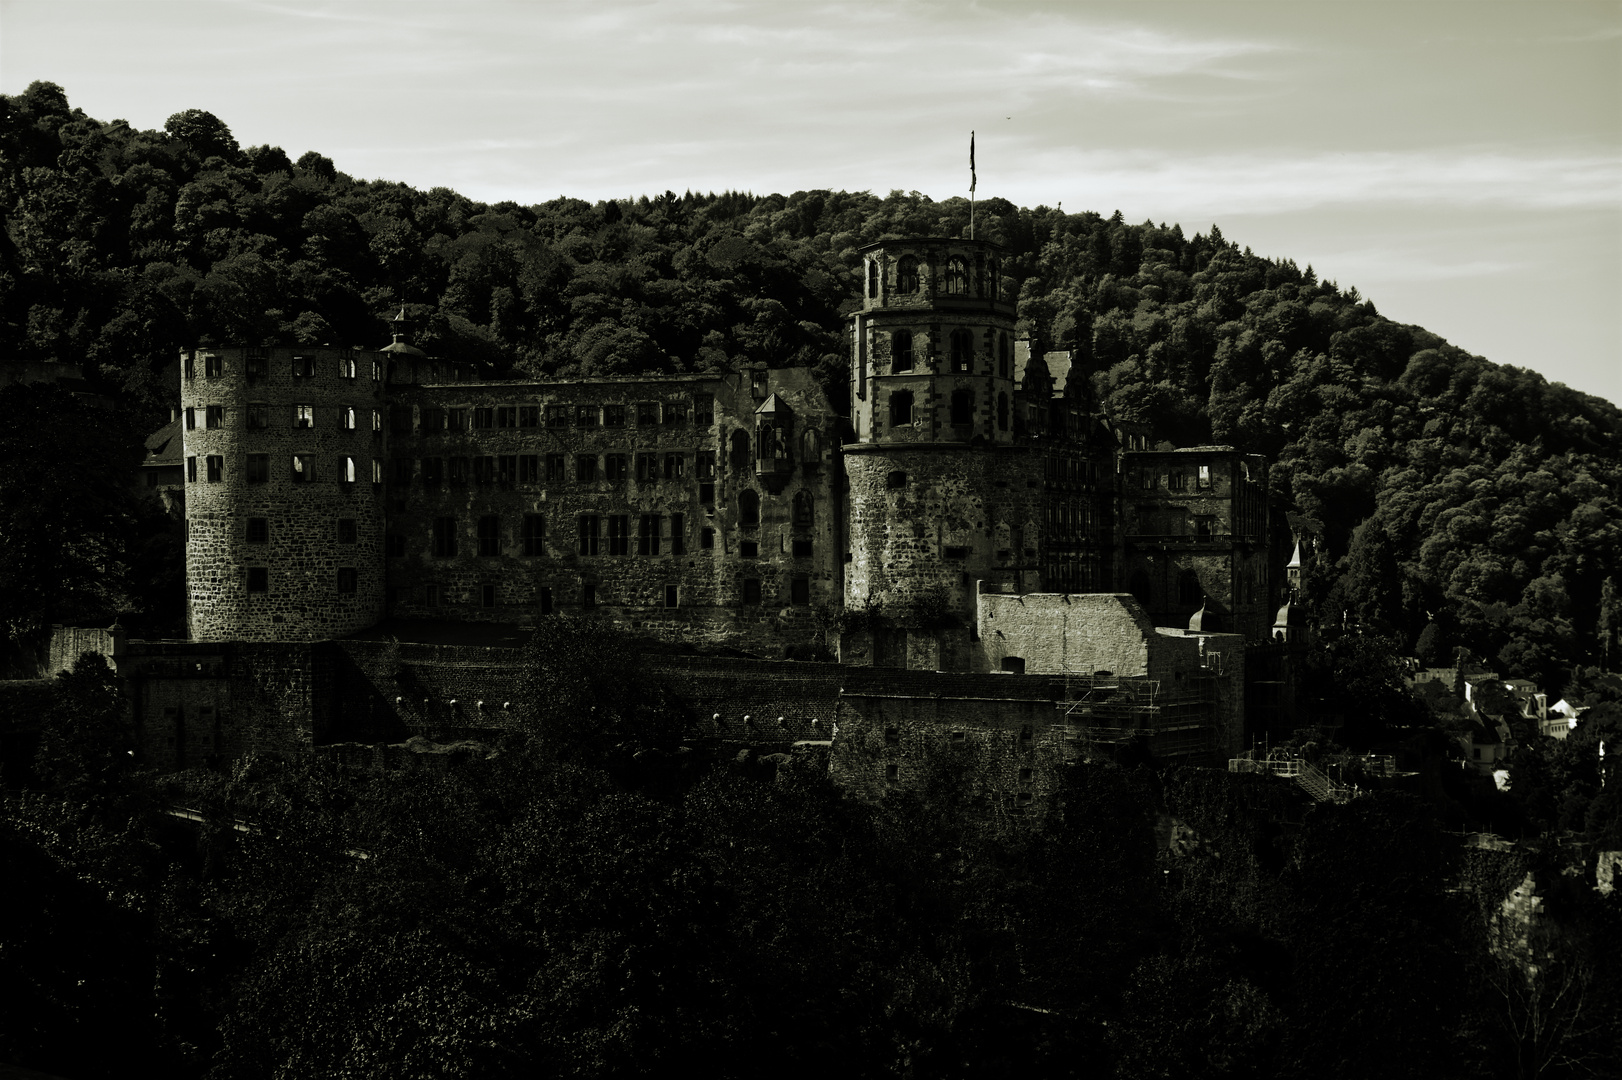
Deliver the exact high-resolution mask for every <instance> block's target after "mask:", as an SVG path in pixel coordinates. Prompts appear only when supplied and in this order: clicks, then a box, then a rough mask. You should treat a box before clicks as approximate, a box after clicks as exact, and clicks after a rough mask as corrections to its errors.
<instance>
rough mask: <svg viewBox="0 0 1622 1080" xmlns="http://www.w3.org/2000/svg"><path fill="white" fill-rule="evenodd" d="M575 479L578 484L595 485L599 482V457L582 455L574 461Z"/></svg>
mask: <svg viewBox="0 0 1622 1080" xmlns="http://www.w3.org/2000/svg"><path fill="white" fill-rule="evenodd" d="M574 478H575V481H576V482H577V483H581V484H595V483H596V482H597V455H596V454H581V455H580V456H579V457H577V458H575V459H574Z"/></svg>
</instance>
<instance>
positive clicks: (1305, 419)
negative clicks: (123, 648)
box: [0, 83, 1622, 691]
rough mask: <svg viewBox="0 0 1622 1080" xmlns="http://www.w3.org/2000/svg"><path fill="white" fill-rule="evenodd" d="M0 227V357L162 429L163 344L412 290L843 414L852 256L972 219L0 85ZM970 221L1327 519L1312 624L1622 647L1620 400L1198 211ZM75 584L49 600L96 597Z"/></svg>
mask: <svg viewBox="0 0 1622 1080" xmlns="http://www.w3.org/2000/svg"><path fill="white" fill-rule="evenodd" d="M0 213H3V214H4V215H5V229H4V231H3V237H4V238H3V240H0V349H3V350H4V351H5V352H6V354H7V355H8V356H9V357H13V358H16V359H31V360H43V361H50V360H56V361H68V362H74V363H80V364H84V365H86V366H87V368H88V370H89V372H90V373H91V375H92V377H93V378H94V380H95V381H96V383H97V384H98V385H99V386H101V387H102V388H104V389H106V390H107V391H109V392H111V393H113V394H114V395H115V396H116V397H117V399H118V401H119V403H120V408H121V409H122V410H123V411H125V412H126V413H128V414H130V415H131V416H132V417H133V419H134V420H135V422H136V425H137V426H138V427H139V426H141V425H145V426H146V427H147V428H148V429H150V428H151V427H155V426H156V425H157V424H158V423H159V422H161V420H162V419H165V418H166V414H165V409H166V407H167V405H168V403H169V402H170V401H171V400H172V398H173V384H174V379H175V375H174V368H173V366H172V365H173V358H174V355H175V351H176V349H177V348H179V347H180V346H182V345H185V344H189V343H195V342H197V341H199V340H203V339H208V338H213V339H217V340H221V341H227V340H229V341H247V340H266V341H268V340H283V341H293V342H304V343H319V342H333V343H341V344H352V343H366V342H380V341H383V340H385V330H386V327H385V325H384V322H383V321H382V320H383V319H384V318H386V317H387V316H388V315H389V314H391V313H392V312H393V311H395V310H397V308H398V307H399V305H401V304H402V303H403V304H404V305H405V306H406V307H407V309H408V310H409V311H410V313H411V314H412V315H413V317H414V318H416V319H418V320H419V322H420V323H421V325H422V327H423V331H422V337H423V343H424V344H425V345H426V346H427V347H428V348H429V349H430V350H432V351H435V352H438V353H439V354H441V355H448V356H456V357H461V358H472V359H479V360H483V361H487V362H489V363H491V364H494V365H498V366H504V367H511V368H516V369H518V370H521V371H524V372H529V373H533V374H538V375H541V374H558V375H566V374H575V375H581V374H630V373H637V372H655V371H690V370H713V369H716V368H719V367H722V366H724V365H728V364H735V363H738V362H741V361H763V362H766V363H768V364H772V365H787V364H807V365H811V366H813V367H814V368H816V369H817V371H818V372H819V374H820V376H821V377H822V379H823V380H824V382H825V384H826V385H827V386H828V388H829V391H830V393H831V394H832V395H833V397H834V399H835V400H836V401H841V400H842V399H843V395H844V393H845V390H844V379H843V374H842V373H843V369H844V365H845V359H844V351H845V350H844V348H843V337H842V330H841V326H840V319H839V316H840V314H841V311H842V310H847V309H848V308H849V306H851V305H852V304H853V303H854V298H855V297H856V295H857V286H858V280H859V279H858V276H857V272H858V269H859V265H860V256H859V254H858V249H859V248H860V247H861V245H863V244H865V243H868V242H871V241H874V240H878V239H881V238H886V237H895V236H907V235H937V236H942V235H944V236H955V235H960V234H962V233H963V232H964V230H965V228H966V226H967V216H968V205H967V203H966V201H964V200H961V199H953V200H948V201H946V202H941V203H935V202H932V201H931V200H930V199H928V198H926V197H924V196H922V195H919V194H918V193H916V192H914V193H911V194H905V193H902V192H899V191H897V192H892V193H890V194H889V195H888V196H886V197H880V196H876V195H873V194H871V193H867V192H855V193H852V192H835V191H802V192H796V193H794V194H793V195H790V196H787V197H785V196H782V195H767V196H756V195H749V194H743V193H739V192H726V193H724V194H720V195H715V194H708V195H702V194H693V193H687V194H685V195H680V196H678V195H676V194H675V193H673V192H666V193H665V194H663V195H660V196H658V197H656V198H651V199H650V198H647V197H643V198H641V199H637V200H634V201H632V200H625V201H618V202H603V203H598V204H596V205H592V204H589V203H586V202H582V201H580V200H578V199H567V198H564V199H556V200H553V201H551V202H548V203H544V204H541V205H538V206H520V205H518V204H516V203H512V202H502V203H497V204H495V205H485V204H482V203H476V202H473V201H471V200H469V199H466V198H463V197H462V196H460V195H458V194H456V193H455V192H454V191H450V190H448V189H445V188H435V189H433V190H431V191H427V192H422V191H416V190H414V189H412V188H410V187H407V186H406V185H403V184H399V183H393V182H389V181H385V180H373V181H363V180H357V179H354V178H352V177H350V176H347V175H345V174H344V173H342V172H340V171H338V169H337V168H336V166H335V164H334V163H333V162H332V161H331V160H329V159H327V158H325V157H322V156H321V155H320V154H318V153H315V152H311V153H307V154H304V155H303V156H302V157H300V158H299V159H298V160H297V161H296V162H295V161H291V160H289V159H288V156H287V155H286V154H285V153H284V152H283V151H282V150H280V149H279V148H277V147H272V146H257V147H250V148H248V149H242V148H241V147H239V146H238V144H237V142H236V140H235V138H234V137H233V136H232V134H231V132H230V129H229V128H228V127H227V125H226V124H224V123H223V122H222V121H220V120H219V119H218V118H216V117H214V116H212V115H211V114H209V113H207V112H203V111H201V110H197V109H192V110H187V111H185V112H181V113H177V114H176V115H175V116H173V117H171V118H170V119H169V121H168V123H167V124H166V125H165V129H164V130H163V131H140V130H136V129H134V128H132V127H131V126H130V125H128V124H127V123H125V122H123V121H113V122H110V123H106V122H101V121H97V120H94V119H92V118H90V117H87V116H85V115H84V113H83V112H82V111H80V110H76V109H73V108H71V107H70V106H69V104H68V101H67V97H66V95H65V94H64V92H63V91H62V89H61V88H60V87H58V86H55V85H54V84H50V83H35V84H33V85H32V86H30V87H29V88H28V89H27V90H26V91H25V92H24V93H22V94H20V95H16V96H14V97H6V98H0ZM977 220H978V230H979V235H981V236H984V237H988V238H991V239H994V240H997V241H999V242H1001V243H1002V244H1004V245H1006V246H1007V247H1008V248H1009V250H1010V252H1011V253H1012V255H1013V258H1011V259H1010V260H1008V262H1007V263H1005V266H1006V267H1007V270H1008V273H1009V275H1010V277H1011V285H1012V287H1014V288H1016V289H1017V290H1018V296H1019V306H1020V317H1021V320H1022V323H1023V325H1024V327H1025V328H1026V329H1027V330H1028V331H1029V332H1030V333H1031V335H1032V337H1033V344H1034V347H1035V348H1036V349H1037V350H1042V349H1045V348H1048V347H1067V348H1072V349H1074V350H1075V352H1076V354H1077V356H1078V359H1079V361H1080V363H1081V365H1082V368H1083V370H1085V371H1088V372H1090V373H1092V376H1093V382H1094V385H1095V387H1096V390H1097V392H1098V394H1099V395H1100V398H1101V400H1102V401H1103V403H1104V405H1105V406H1106V407H1107V408H1109V409H1110V410H1111V411H1112V412H1113V413H1115V414H1116V415H1118V416H1121V417H1125V418H1132V419H1141V420H1147V421H1149V422H1151V423H1152V424H1153V425H1154V427H1155V430H1156V431H1157V433H1158V434H1159V436H1161V437H1164V438H1166V439H1176V440H1177V441H1178V442H1179V444H1183V445H1187V444H1191V443H1197V442H1204V441H1217V442H1223V443H1230V444H1233V445H1235V446H1239V447H1241V448H1243V449H1246V450H1254V451H1259V452H1262V453H1265V454H1267V455H1269V456H1270V457H1271V458H1273V459H1274V460H1275V461H1276V462H1277V466H1276V468H1275V469H1274V472H1273V482H1274V485H1275V487H1276V488H1277V490H1278V492H1279V493H1280V495H1281V496H1282V497H1283V498H1284V499H1286V500H1293V502H1294V503H1295V504H1296V506H1297V507H1298V508H1299V509H1300V510H1301V511H1304V512H1305V513H1306V514H1307V515H1309V516H1310V517H1312V518H1315V519H1316V520H1318V521H1319V522H1321V523H1322V525H1323V528H1324V533H1325V540H1326V544H1327V547H1326V551H1325V556H1326V558H1325V561H1324V562H1323V563H1322V564H1321V565H1320V567H1319V569H1318V571H1317V573H1316V575H1315V580H1314V581H1313V587H1314V600H1315V602H1316V604H1317V606H1318V608H1319V612H1318V614H1319V617H1320V621H1321V622H1322V623H1323V624H1325V625H1330V624H1339V623H1342V622H1345V621H1348V620H1356V621H1359V622H1361V623H1363V624H1365V625H1374V626H1378V627H1381V628H1382V629H1383V630H1384V631H1385V632H1388V633H1391V634H1394V635H1396V637H1397V638H1398V639H1399V641H1400V642H1401V644H1402V647H1403V648H1404V649H1411V648H1413V647H1414V645H1415V644H1416V642H1418V640H1419V639H1420V638H1421V635H1422V634H1423V633H1425V632H1426V629H1427V627H1430V628H1431V629H1430V631H1429V633H1430V642H1429V644H1430V646H1431V647H1433V648H1437V649H1442V650H1445V649H1447V648H1451V647H1453V646H1456V645H1464V646H1468V647H1469V648H1471V649H1472V650H1473V651H1475V652H1476V653H1478V654H1480V655H1485V656H1488V657H1489V658H1494V659H1496V660H1497V662H1498V663H1499V664H1500V666H1501V667H1502V668H1504V669H1505V670H1504V671H1503V673H1504V674H1506V675H1508V674H1518V675H1526V676H1530V677H1533V678H1537V679H1539V680H1541V681H1542V682H1543V684H1544V685H1545V686H1546V687H1549V688H1551V689H1554V690H1556V691H1558V690H1559V689H1560V687H1561V685H1562V684H1563V682H1564V680H1565V678H1566V672H1567V670H1568V669H1569V668H1571V667H1572V666H1573V665H1578V664H1594V663H1597V662H1600V661H1601V659H1602V654H1603V653H1604V652H1605V650H1606V649H1608V648H1609V649H1614V648H1615V642H1616V638H1617V634H1618V630H1619V628H1622V612H1619V611H1618V609H1617V604H1616V601H1615V599H1614V595H1613V597H1612V599H1611V600H1610V602H1609V604H1608V605H1607V604H1606V603H1604V602H1603V601H1602V590H1603V589H1604V588H1605V582H1606V581H1607V580H1611V579H1614V577H1615V576H1616V574H1617V572H1618V569H1619V566H1618V563H1619V560H1622V512H1619V508H1618V503H1617V499H1618V494H1617V493H1618V491H1619V485H1622V417H1619V414H1618V410H1617V408H1616V407H1615V406H1613V405H1612V404H1610V403H1608V402H1605V401H1603V400H1600V399H1597V398H1593V397H1590V396H1587V395H1584V394H1581V393H1578V392H1576V391H1573V390H1571V389H1569V388H1567V387H1565V386H1562V385H1558V384H1555V385H1550V384H1549V383H1547V382H1546V381H1545V380H1544V379H1543V378H1542V377H1541V376H1539V375H1537V374H1536V373H1534V372H1530V371H1526V370H1521V369H1516V368H1509V367H1503V366H1499V365H1495V364H1492V363H1489V362H1487V361H1486V360H1483V359H1481V358H1480V357H1475V356H1471V355H1469V354H1467V353H1465V352H1463V351H1462V350H1460V349H1457V348H1455V347H1453V346H1451V345H1449V344H1447V342H1445V341H1443V340H1442V339H1440V338H1438V337H1437V336H1436V335H1434V334H1431V333H1428V332H1427V331H1425V330H1423V329H1421V328H1419V327H1415V326H1404V325H1399V324H1397V323H1393V322H1391V321H1389V320H1387V319H1384V318H1382V317H1381V316H1380V315H1379V314H1378V313H1377V312H1376V310H1375V307H1374V305H1373V303H1372V302H1370V301H1367V300H1364V299H1363V298H1362V297H1360V296H1359V295H1358V293H1357V291H1356V290H1355V289H1345V290H1343V289H1340V288H1338V287H1337V286H1336V285H1335V284H1334V283H1332V282H1326V281H1322V280H1319V278H1318V277H1317V276H1316V275H1315V274H1314V273H1313V271H1312V269H1311V268H1310V267H1308V268H1306V269H1304V270H1303V269H1300V268H1298V267H1297V266H1296V265H1295V264H1294V263H1293V262H1290V261H1288V260H1277V259H1266V258H1262V257H1260V256H1257V255H1254V254H1252V253H1251V252H1250V251H1249V250H1248V249H1243V250H1241V249H1240V248H1239V247H1238V246H1237V245H1235V244H1233V243H1230V242H1229V241H1227V240H1226V239H1225V238H1224V237H1223V236H1222V234H1221V232H1220V231H1219V230H1217V229H1215V228H1213V229H1212V230H1211V232H1210V233H1209V234H1208V235H1195V236H1186V235H1185V234H1184V233H1183V231H1182V230H1181V228H1179V227H1178V226H1175V225H1173V226H1171V227H1169V228H1168V227H1166V226H1164V225H1155V224H1153V223H1150V222H1145V223H1144V224H1142V225H1129V224H1127V223H1125V222H1123V221H1122V220H1121V218H1120V215H1119V214H1116V215H1115V216H1114V217H1110V218H1104V217H1101V216H1099V215H1097V214H1093V213H1081V214H1067V213H1064V212H1062V211H1059V210H1056V209H1050V208H1048V207H1037V208H1035V209H1021V208H1017V207H1015V206H1013V205H1012V204H1010V203H1008V202H1007V201H1006V200H1003V199H995V198H993V199H987V200H985V201H983V202H982V203H981V204H980V205H979V209H978V212H977ZM111 569H113V570H114V571H115V572H114V573H113V574H112V576H111V577H110V579H109V580H110V581H114V582H116V580H117V578H118V575H117V573H116V570H117V569H118V567H116V566H115V567H112V568H111ZM61 587H62V589H63V590H64V592H63V598H62V606H63V608H64V609H65V610H71V609H73V606H74V604H75V603H77V602H78V600H79V598H81V597H82V596H83V595H84V593H85V591H86V587H85V586H84V585H82V584H80V583H64V584H63V585H62V586H61ZM112 599H113V598H112V596H111V595H109V596H108V602H109V604H112ZM114 606H116V605H114Z"/></svg>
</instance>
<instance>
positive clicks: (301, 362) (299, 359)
mask: <svg viewBox="0 0 1622 1080" xmlns="http://www.w3.org/2000/svg"><path fill="white" fill-rule="evenodd" d="M293 378H295V379H313V378H315V357H313V356H295V357H293Z"/></svg>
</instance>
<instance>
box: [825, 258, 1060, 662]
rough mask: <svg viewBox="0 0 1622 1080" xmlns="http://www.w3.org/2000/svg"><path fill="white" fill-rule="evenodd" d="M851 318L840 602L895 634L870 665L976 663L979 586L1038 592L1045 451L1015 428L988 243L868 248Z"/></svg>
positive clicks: (1007, 317)
mask: <svg viewBox="0 0 1622 1080" xmlns="http://www.w3.org/2000/svg"><path fill="white" fill-rule="evenodd" d="M862 256H863V258H864V260H865V264H864V267H863V273H864V289H863V295H864V299H863V304H862V309H861V311H859V312H857V313H855V314H854V315H853V316H852V327H851V339H852V341H851V422H852V426H853V427H854V429H855V432H856V441H855V442H854V443H851V444H849V445H846V446H845V447H844V452H845V469H846V473H847V475H848V478H849V485H850V496H849V498H850V521H849V528H850V551H851V562H850V566H849V567H848V568H847V571H848V572H847V574H846V577H845V581H846V588H845V601H846V607H847V609H849V610H851V611H853V612H861V611H864V610H865V611H868V612H869V613H870V614H871V615H873V616H874V619H873V624H874V625H875V626H878V627H881V628H888V630H889V631H891V632H890V633H889V634H888V637H889V641H888V642H887V641H886V640H885V638H886V636H887V635H886V634H885V633H878V634H876V635H875V637H874V642H873V650H874V653H873V655H874V660H875V662H879V663H887V664H893V665H896V666H907V667H923V666H927V665H933V666H935V667H939V668H943V669H950V668H960V667H964V666H967V655H966V654H965V653H962V651H961V650H962V649H963V648H966V646H967V643H968V639H969V631H970V628H972V627H973V625H974V616H975V610H974V609H975V599H974V598H975V583H976V582H977V581H984V582H987V585H986V588H989V589H998V590H1002V589H1010V590H1012V591H1019V590H1021V589H1026V588H1036V587H1038V582H1037V580H1036V579H1037V573H1036V571H1037V567H1038V565H1039V564H1038V561H1037V551H1038V550H1039V548H1040V543H1039V540H1040V529H1041V508H1042V501H1041V500H1042V477H1041V475H1040V468H1041V466H1040V462H1041V458H1040V456H1039V455H1037V454H1034V453H1033V452H1032V451H1031V448H1030V446H1029V445H1028V444H1027V443H1026V442H1025V440H1024V439H1023V437H1020V438H1016V429H1019V430H1020V431H1021V433H1022V432H1023V428H1024V426H1025V425H1024V424H1023V422H1021V420H1022V418H1021V419H1016V415H1015V410H1016V407H1020V406H1021V405H1022V403H1021V402H1019V401H1016V394H1015V391H1016V386H1017V383H1016V373H1015V370H1014V366H1015V365H1014V301H1013V298H1012V297H1011V296H1009V295H1008V293H1007V289H1006V286H1005V285H1004V283H1003V281H1002V275H1001V263H1002V257H1003V252H1002V249H1001V248H1000V247H998V246H997V245H996V244H992V243H988V242H986V241H983V240H937V239H922V240H895V241H881V242H879V243H876V244H871V245H869V246H867V247H865V248H863V249H862Z"/></svg>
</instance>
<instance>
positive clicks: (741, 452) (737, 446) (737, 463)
mask: <svg viewBox="0 0 1622 1080" xmlns="http://www.w3.org/2000/svg"><path fill="white" fill-rule="evenodd" d="M731 458H732V469H733V471H734V472H742V471H743V470H745V469H747V468H748V467H749V433H748V432H747V431H745V430H743V429H742V428H738V429H737V430H735V431H733V433H732V453H731Z"/></svg>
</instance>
